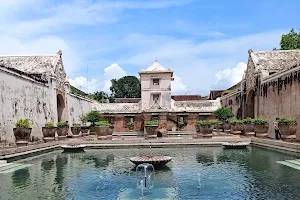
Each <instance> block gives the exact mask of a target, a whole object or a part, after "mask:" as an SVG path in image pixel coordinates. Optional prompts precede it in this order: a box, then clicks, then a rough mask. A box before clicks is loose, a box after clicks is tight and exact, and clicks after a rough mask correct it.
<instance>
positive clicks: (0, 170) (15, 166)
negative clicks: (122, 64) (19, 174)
mask: <svg viewBox="0 0 300 200" xmlns="http://www.w3.org/2000/svg"><path fill="white" fill-rule="evenodd" d="M30 166H31V165H30V164H22V163H7V162H6V161H5V160H0V174H7V173H11V172H14V171H16V170H19V169H23V168H26V167H30Z"/></svg>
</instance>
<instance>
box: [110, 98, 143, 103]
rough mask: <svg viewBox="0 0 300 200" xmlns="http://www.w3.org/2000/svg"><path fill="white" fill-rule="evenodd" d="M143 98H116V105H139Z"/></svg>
mask: <svg viewBox="0 0 300 200" xmlns="http://www.w3.org/2000/svg"><path fill="white" fill-rule="evenodd" d="M140 101H141V98H115V103H138V102H140Z"/></svg>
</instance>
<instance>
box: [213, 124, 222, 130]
mask: <svg viewBox="0 0 300 200" xmlns="http://www.w3.org/2000/svg"><path fill="white" fill-rule="evenodd" d="M214 127H215V129H218V130H220V129H223V124H216V125H214Z"/></svg>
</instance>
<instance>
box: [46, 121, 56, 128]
mask: <svg viewBox="0 0 300 200" xmlns="http://www.w3.org/2000/svg"><path fill="white" fill-rule="evenodd" d="M53 126H54V125H53V122H46V123H45V127H53Z"/></svg>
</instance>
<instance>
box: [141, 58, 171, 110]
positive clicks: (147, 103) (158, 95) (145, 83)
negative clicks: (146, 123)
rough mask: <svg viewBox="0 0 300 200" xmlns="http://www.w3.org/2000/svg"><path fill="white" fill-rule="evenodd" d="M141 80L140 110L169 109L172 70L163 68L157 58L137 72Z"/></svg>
mask: <svg viewBox="0 0 300 200" xmlns="http://www.w3.org/2000/svg"><path fill="white" fill-rule="evenodd" d="M139 75H140V80H141V98H142V104H141V108H142V110H143V111H144V110H152V109H154V108H156V109H163V110H170V109H171V81H173V80H174V79H173V71H171V70H170V69H165V68H164V67H163V66H162V65H161V64H159V63H158V61H157V60H155V62H154V63H153V64H152V65H151V66H150V67H148V68H147V69H146V70H142V71H140V72H139Z"/></svg>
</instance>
